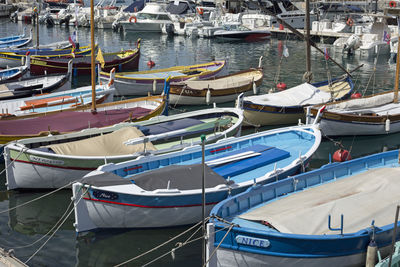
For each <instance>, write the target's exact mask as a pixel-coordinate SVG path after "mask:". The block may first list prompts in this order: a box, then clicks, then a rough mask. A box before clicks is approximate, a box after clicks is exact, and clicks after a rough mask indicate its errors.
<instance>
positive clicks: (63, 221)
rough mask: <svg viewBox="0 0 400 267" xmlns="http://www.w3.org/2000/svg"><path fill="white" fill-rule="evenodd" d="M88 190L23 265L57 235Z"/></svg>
mask: <svg viewBox="0 0 400 267" xmlns="http://www.w3.org/2000/svg"><path fill="white" fill-rule="evenodd" d="M88 190H89V188H88V189H87V190H86V192H84V193H83V194H82V195H81V197H80V198H79V199H78V201H77V202H76V204H75V205H74V207H73V208H72V209H71V210H70V212H68V214H67V216H65V218H64V219H63V220H62V222H61V223H60V225H59V226H58V227H57V228H56V229H55V231H54V232H53V233H52V234H51V235H50V236H49V238H48V239H47V240H46V241H45V242H44V243H43V244H42V245H41V246H40V247H39V248H38V249H37V250H36V251H35V252H34V253H33V254H32V256H30V257H29V259H27V260H26V261H25V263H28V262H29V261H30V260H31V259H33V257H35V256H36V254H37V253H39V251H40V250H41V249H42V248H43V247H44V246H45V245H46V244H47V243H48V242H49V241H50V239H51V238H52V237H53V236H54V235H55V234H56V233H57V231H58V230H59V229H60V228H61V226H62V225H63V224H64V223H65V222H66V220H67V219H68V217H69V216H70V215H71V214H72V212H73V211H74V208H75V206H76V205H77V204H78V203H79V202H80V201H81V200H82V198H83V196H84V195H85V194H86V193H87V191H88ZM72 202H73V200H72Z"/></svg>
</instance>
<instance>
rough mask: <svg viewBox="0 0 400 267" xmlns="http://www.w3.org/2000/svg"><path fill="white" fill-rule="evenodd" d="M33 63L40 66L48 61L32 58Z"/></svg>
mask: <svg viewBox="0 0 400 267" xmlns="http://www.w3.org/2000/svg"><path fill="white" fill-rule="evenodd" d="M32 64H34V65H39V66H46V65H47V62H46V61H42V60H34V59H33V60H32Z"/></svg>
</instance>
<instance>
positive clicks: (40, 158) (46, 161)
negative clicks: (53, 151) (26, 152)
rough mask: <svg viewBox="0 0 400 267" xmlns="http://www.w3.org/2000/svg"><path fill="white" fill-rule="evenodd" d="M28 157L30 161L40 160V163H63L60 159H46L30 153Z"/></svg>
mask: <svg viewBox="0 0 400 267" xmlns="http://www.w3.org/2000/svg"><path fill="white" fill-rule="evenodd" d="M29 158H30V159H31V160H32V161H36V162H40V163H46V164H51V165H64V161H62V160H54V159H46V158H42V157H38V156H33V155H30V156H29Z"/></svg>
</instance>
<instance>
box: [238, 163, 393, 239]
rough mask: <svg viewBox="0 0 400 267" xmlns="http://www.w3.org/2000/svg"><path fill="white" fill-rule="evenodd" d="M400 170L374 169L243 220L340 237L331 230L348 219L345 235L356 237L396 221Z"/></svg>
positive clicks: (294, 196)
mask: <svg viewBox="0 0 400 267" xmlns="http://www.w3.org/2000/svg"><path fill="white" fill-rule="evenodd" d="M399 188H400V168H379V169H371V170H368V171H366V172H364V173H360V174H357V175H355V176H353V177H351V178H344V179H339V180H336V181H333V182H330V183H328V184H326V185H322V186H316V187H313V188H310V189H307V190H304V191H300V192H298V193H295V194H292V195H290V196H287V197H282V198H281V199H278V200H277V201H273V202H271V203H269V204H268V205H264V206H262V207H259V208H257V209H255V210H252V211H249V212H248V213H244V214H242V215H241V216H240V218H242V219H247V220H252V221H260V220H264V221H267V222H269V223H270V224H271V225H272V226H273V227H275V228H276V229H277V230H278V231H280V232H284V233H293V234H307V235H322V234H338V233H339V234H340V232H339V231H330V230H329V229H328V215H329V214H330V215H331V216H332V218H331V219H332V220H331V227H333V228H339V227H340V215H341V214H343V216H344V223H343V224H344V231H343V232H344V233H354V232H358V231H359V230H361V229H365V228H367V227H370V226H371V222H372V220H375V225H376V226H378V227H379V226H384V225H387V224H391V223H393V221H394V217H395V212H396V206H397V205H398V204H400V190H399Z"/></svg>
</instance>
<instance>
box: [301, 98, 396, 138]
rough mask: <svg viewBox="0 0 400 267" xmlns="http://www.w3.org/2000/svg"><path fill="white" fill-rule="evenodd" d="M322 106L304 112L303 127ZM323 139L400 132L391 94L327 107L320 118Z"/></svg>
mask: <svg viewBox="0 0 400 267" xmlns="http://www.w3.org/2000/svg"><path fill="white" fill-rule="evenodd" d="M322 106H323V105H319V106H313V107H311V108H309V109H305V111H306V113H307V118H308V119H307V123H311V122H313V121H314V120H315V116H316V115H317V113H318V110H319V109H321V107H322ZM319 121H320V127H321V130H322V131H323V133H324V134H325V135H328V136H343V135H377V134H388V133H397V132H400V104H399V103H398V102H394V93H393V91H389V92H383V93H379V94H375V95H371V96H366V97H362V98H357V99H349V100H347V101H340V102H337V103H332V104H327V105H325V108H324V109H323V112H322V113H321V117H320V120H319Z"/></svg>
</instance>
